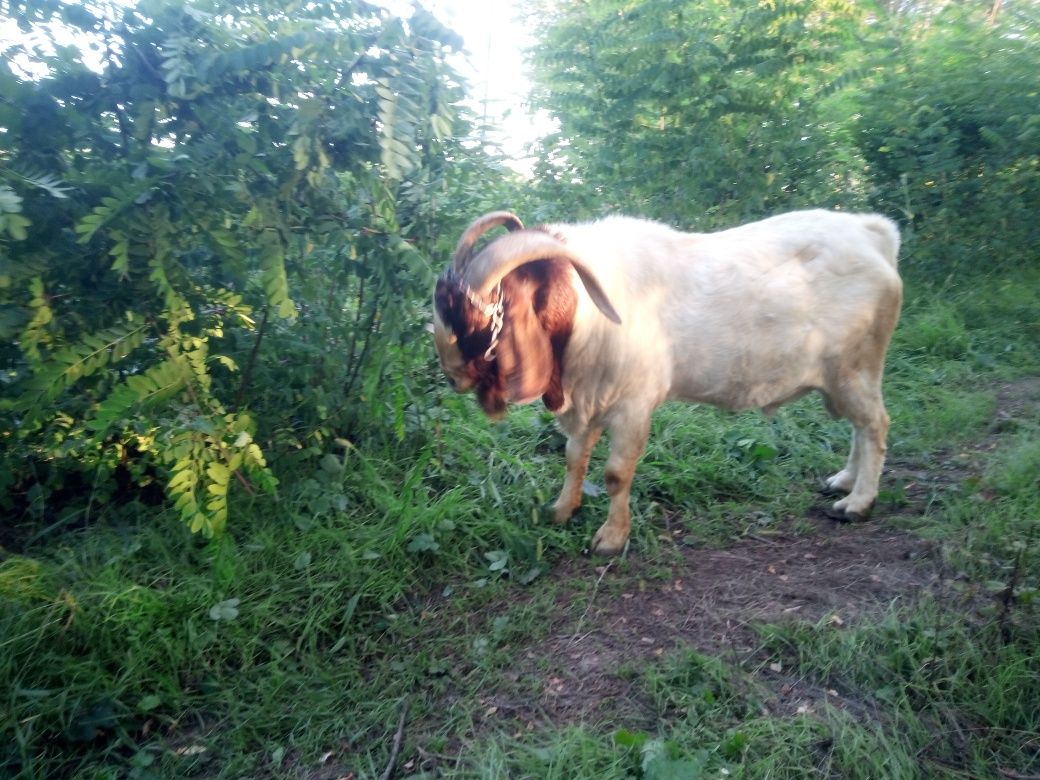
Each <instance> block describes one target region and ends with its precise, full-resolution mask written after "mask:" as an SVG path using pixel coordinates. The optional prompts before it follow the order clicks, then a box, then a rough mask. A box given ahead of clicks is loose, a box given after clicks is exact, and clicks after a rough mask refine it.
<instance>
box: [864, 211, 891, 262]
mask: <svg viewBox="0 0 1040 780" xmlns="http://www.w3.org/2000/svg"><path fill="white" fill-rule="evenodd" d="M865 227H866V228H867V230H869V231H870V234H871V238H872V239H873V240H874V245H875V246H876V247H877V248H878V250H880V252H881V254H882V255H884V257H885V260H887V261H888V264H889V265H890V266H892V268H894V269H895V268H898V267H899V228H898V227H897V226H896V223H895V222H893V221H892V220H890V219H889V218H888V217H883V216H881V215H880V214H868V215H866V222H865Z"/></svg>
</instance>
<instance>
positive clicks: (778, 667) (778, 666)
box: [769, 662, 784, 674]
mask: <svg viewBox="0 0 1040 780" xmlns="http://www.w3.org/2000/svg"><path fill="white" fill-rule="evenodd" d="M769 668H770V669H771V670H772V671H774V672H776V673H777V674H780V672H782V671H783V670H784V665H783V664H782V663H779V662H776V663H771V664H769Z"/></svg>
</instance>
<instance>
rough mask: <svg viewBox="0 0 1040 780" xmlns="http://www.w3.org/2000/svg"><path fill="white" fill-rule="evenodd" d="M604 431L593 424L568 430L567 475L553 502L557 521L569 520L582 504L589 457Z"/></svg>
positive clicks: (554, 516) (554, 515)
mask: <svg viewBox="0 0 1040 780" xmlns="http://www.w3.org/2000/svg"><path fill="white" fill-rule="evenodd" d="M602 432H603V429H602V428H596V427H591V426H582V427H580V428H578V429H577V431H576V432H571V431H567V476H566V478H565V479H564V480H563V489H562V490H561V491H560V497H559V498H557V499H556V503H555V504H553V519H554V520H555V521H556V522H557V523H564V522H566V521H567V520H569V519H570V518H571V516H572V515H573V514H574V513H575V512H577V511H578V507H580V506H581V488H582V484H583V483H584V482H585V473H586V472H587V471H588V469H589V458H591V457H592V450H593V448H594V447H595V446H596V442H597V441H599V437H600V434H601V433H602Z"/></svg>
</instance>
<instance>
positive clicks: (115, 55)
mask: <svg viewBox="0 0 1040 780" xmlns="http://www.w3.org/2000/svg"><path fill="white" fill-rule="evenodd" d="M10 10H11V11H12V13H13V15H15V16H18V17H19V18H20V22H21V24H22V26H23V29H26V30H31V31H34V32H35V33H36V36H37V37H36V39H37V40H38V39H39V38H40V37H43V38H45V39H46V38H48V36H52V35H53V34H54V31H55V30H57V29H65V30H72V31H74V32H75V33H76V36H77V40H78V41H79V42H80V43H78V44H77V45H76V46H61V45H57V44H54V43H53V40H54V39H53V38H51V40H52V46H51V47H50V50H48V48H47V47H44V49H43V50H37V49H35V48H33V46H32V45H30V44H21V45H18V46H14V47H12V48H11V49H9V50H8V51H7V52H5V54H6V55H7V56H5V57H4V59H3V62H2V63H0V125H3V127H4V128H5V135H4V137H5V144H4V150H3V151H2V152H0V171H2V176H3V179H2V183H0V233H2V238H0V331H2V335H3V340H2V343H3V346H2V347H0V361H2V367H3V372H4V373H3V376H4V390H3V399H2V402H0V416H2V419H3V429H4V431H5V433H4V434H3V440H2V444H0V461H2V462H0V501H2V502H3V504H4V506H5V507H6V508H8V509H11V508H13V507H16V506H19V505H22V506H26V505H28V506H29V507H30V508H34V509H35V510H37V511H39V512H41V513H42V511H43V507H44V506H47V505H48V504H47V502H46V501H45V499H46V498H48V497H53V496H54V495H55V491H59V490H61V489H62V487H63V486H64V487H65V488H67V489H68V490H69V492H88V493H89V492H91V486H93V489H94V490H98V491H100V492H101V493H102V494H104V492H105V491H106V490H108V491H110V490H112V489H113V487H114V485H115V484H116V483H115V482H113V481H111V480H109V479H107V476H108V475H111V474H113V473H115V472H117V471H119V472H121V473H123V474H124V476H126V477H128V478H129V479H130V480H131V481H134V482H137V483H144V482H148V481H151V480H159V481H161V482H162V483H164V485H165V489H166V491H167V493H168V495H169V497H170V498H171V499H172V500H173V502H174V505H175V506H176V508H177V510H178V511H179V513H180V515H181V516H182V517H183V519H184V520H185V521H186V522H187V523H188V524H189V525H190V526H191V528H192V529H193V530H197V531H204V532H206V533H207V534H212V533H216V532H219V531H220V530H221V529H222V528H223V526H224V524H225V522H226V520H227V498H228V491H229V488H230V487H231V485H233V484H239V485H240V486H242V487H243V488H244V489H246V490H250V491H253V490H256V489H258V488H259V489H266V490H272V489H273V488H274V485H275V482H276V480H275V479H274V475H273V473H272V471H271V469H270V467H269V465H268V463H267V457H266V455H265V450H270V448H271V446H272V445H276V444H278V443H283V444H284V443H285V441H284V440H285V439H286V438H287V437H288V434H287V433H286V432H287V431H292V432H293V433H292V437H293V438H294V443H295V444H296V445H299V444H300V441H299V440H300V439H306V438H307V436H311V437H312V438H311V442H313V441H314V440H315V437H316V438H317V440H320V439H322V438H328V436H329V435H331V432H332V427H333V423H332V422H329V413H330V403H331V402H329V401H328V398H327V396H329V395H331V396H336V391H337V390H338V391H339V394H340V395H339V396H338V397H336V399H335V403H337V404H339V405H340V406H341V407H344V406H346V407H349V406H352V405H356V404H358V399H357V398H356V397H355V396H356V395H357V394H359V387H360V385H361V383H362V380H364V381H365V382H368V385H369V386H368V391H369V393H370V397H371V394H373V392H374V388H375V385H376V383H377V382H378V379H379V377H381V376H382V373H383V372H382V362H383V361H376V360H374V355H373V352H374V345H375V344H376V342H377V341H378V340H380V339H381V340H382V342H381V343H382V344H383V345H384V346H386V345H391V344H394V343H396V344H398V345H408V344H410V343H414V338H415V336H416V331H421V325H419V324H417V323H418V318H417V316H416V314H415V311H414V310H415V300H416V299H417V298H418V297H419V295H420V290H421V294H422V296H423V297H425V294H426V290H427V289H428V284H427V282H428V280H429V273H428V263H427V262H426V260H425V259H424V256H423V255H422V253H421V251H419V249H418V248H417V246H416V243H417V239H420V238H421V236H413V235H410V234H409V231H410V230H411V228H412V226H411V225H409V224H407V223H406V222H404V221H403V220H411V221H412V223H413V224H418V223H419V222H420V221H421V219H422V218H423V214H424V210H423V207H422V205H421V203H420V202H419V199H418V198H417V197H414V196H415V192H416V190H415V187H414V184H413V186H411V187H406V186H403V183H404V182H406V181H407V182H412V183H415V182H420V181H423V180H425V178H426V177H427V176H428V175H429V172H430V171H431V170H432V168H433V167H435V166H436V164H437V162H438V158H439V156H441V155H443V154H444V150H443V148H442V144H444V143H446V139H447V138H448V136H451V135H452V133H454V132H455V131H456V130H457V129H458V128H457V127H456V124H457V123H458V122H459V121H461V120H460V119H459V116H458V112H457V110H456V108H455V106H454V103H455V101H456V100H457V99H458V97H459V95H460V88H459V87H458V86H457V79H456V78H455V77H454V75H453V74H452V73H451V71H450V69H449V67H448V66H447V64H446V60H445V55H446V53H447V51H448V50H449V48H451V47H455V46H457V45H458V43H459V41H458V39H457V38H456V36H455V35H454V34H453V33H451V32H450V31H449V30H447V29H445V28H444V27H443V26H441V25H440V24H439V23H438V22H437V21H436V19H434V18H433V17H432V16H430V15H429V14H427V13H426V12H425V11H423V10H422V9H419V8H416V9H414V10H413V12H412V14H411V15H410V17H409V18H408V19H407V20H402V19H399V18H395V17H393V16H391V15H390V14H388V13H387V12H385V11H383V10H381V9H379V8H378V7H375V6H370V5H368V4H366V3H363V2H356V3H354V2H306V3H304V2H288V3H266V2H261V3H249V4H242V3H236V2H224V1H223V0H208V1H206V2H196V3H193V4H190V5H182V4H170V3H165V2H158V1H155V2H142V3H140V4H139V5H137V6H136V7H134V8H127V7H125V6H123V5H117V4H108V5H95V6H90V7H81V6H75V5H66V4H58V3H51V2H39V3H36V2H30V3H24V4H18V5H17V6H13V7H12V8H11V9H10ZM91 47H93V48H95V49H96V50H97V51H99V52H100V53H101V59H102V66H103V67H102V69H101V71H100V72H96V71H95V70H92V69H90V68H88V67H87V66H85V65H84V64H83V60H84V56H83V55H84V51H85V50H86V49H88V48H91ZM16 63H28V66H27V67H29V68H30V70H31V71H34V72H35V75H34V73H27V72H25V71H24V70H23V69H22V68H21V67H20V66H19V65H18V64H16ZM419 243H420V244H421V241H419ZM294 287H295V290H294ZM323 301H324V302H326V303H321V302H323ZM318 310H321V312H323V316H325V317H326V318H333V319H334V320H335V323H336V324H338V326H339V332H337V333H335V334H332V333H330V332H329V331H330V329H331V327H332V325H331V324H330V322H331V320H329V319H326V320H325V321H324V322H320V323H318V324H317V325H315V324H314V323H313V322H308V327H306V328H301V329H299V330H294V329H293V328H294V327H295V326H293V325H292V324H293V323H297V322H298V321H299V320H301V319H305V320H309V319H310V318H311V317H312V315H314V314H315V312H316V311H318ZM322 336H325V337H328V338H329V339H330V341H322V340H321V337H322ZM279 339H280V344H279V346H280V347H281V348H289V349H291V350H292V357H291V358H289V359H286V360H284V361H283V360H282V359H281V358H279V359H278V360H277V361H274V362H272V363H271V364H270V365H265V360H264V357H265V350H266V349H267V345H268V344H269V343H270V342H272V341H274V342H278V341H279ZM330 350H332V351H334V354H335V353H338V354H339V355H340V356H341V361H340V362H341V363H342V364H343V365H345V366H346V370H345V372H343V373H341V374H340V375H339V376H338V377H337V378H336V382H337V387H336V388H335V389H333V390H331V391H323V392H324V395H323V394H322V393H312V394H310V395H307V396H306V397H302V396H301V395H300V394H295V395H294V394H293V392H292V391H293V389H294V388H293V386H292V384H291V383H290V385H289V386H288V388H286V386H285V385H284V384H283V385H277V384H275V382H277V380H278V379H284V376H285V374H286V373H288V372H286V371H281V372H280V371H279V370H278V368H277V366H278V364H279V363H280V362H285V363H289V364H298V363H300V362H306V361H309V360H312V359H313V357H314V355H315V353H316V352H321V354H322V355H328V354H329V352H330ZM384 357H385V356H384ZM318 362H321V361H318ZM327 363H328V361H325V363H324V364H325V365H327ZM373 365H377V369H379V370H375V371H374V372H370V371H369V370H370V369H371V368H372V366H373ZM371 376H375V377H376V379H374V380H373V379H371ZM263 382H266V383H267V384H262V383H263ZM326 387H327V386H326ZM286 404H287V405H286ZM275 409H277V412H275V413H273V414H272V410H275ZM254 410H260V411H261V413H262V414H263V417H262V419H261V421H260V423H258V420H257V416H256V415H255V414H254V413H253V411H254ZM301 418H307V419H305V420H303V422H302V423H301ZM322 421H324V423H325V425H324V427H321V425H320V423H321V422H322ZM308 426H309V427H308ZM261 445H263V446H261ZM84 484H85V485H86V486H87V489H86V490H85V491H83V490H82V488H83V486H84ZM99 486H100V487H99ZM59 503H60V502H57V501H51V502H50V504H49V505H50V506H54V505H55V504H59ZM79 508H80V509H82V506H80V507H79Z"/></svg>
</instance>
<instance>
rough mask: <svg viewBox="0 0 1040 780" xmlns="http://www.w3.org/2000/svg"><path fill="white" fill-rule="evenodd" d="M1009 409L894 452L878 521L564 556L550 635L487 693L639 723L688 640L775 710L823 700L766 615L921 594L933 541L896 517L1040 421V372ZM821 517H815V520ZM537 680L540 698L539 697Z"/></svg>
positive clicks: (1008, 391)
mask: <svg viewBox="0 0 1040 780" xmlns="http://www.w3.org/2000/svg"><path fill="white" fill-rule="evenodd" d="M995 391H996V397H997V408H996V411H995V414H994V418H993V422H992V424H991V426H990V429H989V431H988V432H987V433H986V434H985V435H984V436H983V437H982V438H981V439H980V440H978V441H976V442H975V443H973V444H972V445H971V446H969V447H966V448H959V449H958V450H956V451H951V452H949V453H940V454H939V457H937V458H935V459H932V460H930V461H929V463H917V462H913V461H911V460H906V459H904V460H900V459H893V460H892V461H891V462H890V464H889V466H888V468H886V476H885V481H886V483H887V484H888V485H889V486H893V485H894V486H895V489H894V492H895V493H897V494H898V501H897V503H898V507H888V508H884V509H883V511H879V512H878V513H877V516H876V517H875V519H873V520H871V521H869V522H866V523H862V524H857V525H847V524H837V523H834V522H833V521H831V520H828V519H827V518H826V517H825V516H824V515H823V512H822V508H823V506H824V504H825V501H824V500H823V499H821V501H820V503H819V507H818V509H816V510H814V511H813V512H812V514H811V516H810V517H808V518H803V519H802V520H801V521H799V522H798V523H797V527H794V525H795V524H792V527H790V528H786V529H781V530H780V531H779V532H778V533H776V534H775V535H774V536H769V537H766V536H764V535H763V536H757V537H753V538H749V539H745V540H742V541H740V542H737V543H735V544H733V545H731V546H729V547H727V548H725V549H704V548H690V547H686V546H684V545H682V544H681V543H680V542H679V539H680V538H681V536H682V534H683V533H684V532H683V531H682V530H676V531H673V533H674V534H675V536H676V537H677V539H676V546H675V555H676V556H678V557H679V558H680V560H677V561H676V562H675V564H674V565H671V564H669V565H667V566H665V565H662V563H661V561H659V560H658V561H652V560H647V559H645V558H643V557H640V556H632V557H631V558H629V559H627V560H624V561H613V562H610V563H608V564H604V565H600V566H592V565H590V562H589V561H588V560H583V559H565V560H562V561H560V562H559V563H558V564H557V565H556V567H555V568H554V570H553V571H552V573H551V574H550V576H551V577H552V578H553V580H554V581H555V582H556V583H558V585H559V586H560V588H559V591H558V593H557V596H556V600H555V604H554V605H553V606H552V608H551V609H550V610H549V614H551V615H553V616H555V617H554V619H553V623H552V625H551V627H550V630H549V632H548V635H547V636H546V637H545V638H543V639H541V640H539V641H535V642H531V643H530V644H528V645H527V646H521V647H518V648H517V649H516V654H517V660H516V664H515V666H514V668H513V669H512V670H511V671H510V672H509V673H508V674H507V675H506V676H505V680H504V681H503V684H502V685H501V686H497V687H496V689H495V690H489V691H487V692H486V693H485V694H484V695H483V696H482V697H481V699H480V704H481V706H482V707H483V708H484V709H485V711H486V712H487V713H489V717H488V721H489V722H488V725H489V726H493V727H495V728H502V727H507V728H512V726H511V725H507V722H510V723H511V724H513V725H515V726H518V727H519V726H523V727H527V728H533V727H550V726H557V727H558V726H560V725H563V724H567V723H577V722H586V723H590V722H598V721H608V722H612V723H615V724H617V723H619V722H625V723H633V722H639V721H640V720H641V719H646V723H647V726H648V727H652V725H653V717H654V715H653V713H652V712H651V711H649V710H648V709H647V707H646V703H644V702H641V701H640V700H639V698H638V697H639V694H638V693H637V692H636V685H635V683H634V682H633V679H634V675H633V674H632V671H631V670H632V669H639V668H642V667H643V666H644V665H645V664H647V663H653V662H654V661H655V660H656V659H659V658H661V657H662V656H665V655H666V654H670V653H673V652H676V651H680V650H682V649H692V650H695V651H698V652H700V653H703V654H706V655H711V656H716V657H722V658H724V659H728V660H730V661H734V662H738V663H741V664H742V665H744V667H745V668H751V669H756V668H757V669H758V670H759V671H758V673H757V674H756V678H757V679H758V680H759V681H761V682H762V683H763V685H764V686H765V687H766V689H767V690H768V691H770V692H771V693H770V695H769V696H768V697H767V701H766V703H765V705H764V706H765V707H766V709H767V710H768V711H769V712H771V713H778V714H779V713H785V712H788V713H793V712H798V711H805V710H806V709H807V708H808V709H812V708H814V707H815V706H816V704H817V703H818V702H819V700H821V699H823V698H827V697H832V698H829V702H830V703H831V704H832V705H836V706H839V707H843V706H847V707H848V708H850V709H854V708H855V707H856V706H857V705H856V703H855V702H848V703H843V702H842V700H841V698H840V696H838V694H837V692H835V691H827V690H824V689H821V688H819V687H817V686H814V685H813V684H811V683H810V682H807V681H805V680H799V679H797V678H793V677H790V676H788V675H787V672H786V670H784V669H782V668H776V665H773V666H770V665H769V663H768V658H767V657H766V656H765V654H764V653H763V652H762V646H763V641H762V639H761V636H760V635H759V634H758V633H757V632H756V631H755V629H754V626H755V624H785V623H791V622H801V623H809V624H817V623H819V622H820V621H828V622H831V623H833V624H834V625H835V626H836V627H842V626H853V625H856V624H857V623H860V622H865V623H869V622H872V620H873V619H875V618H876V617H877V616H878V615H879V614H880V613H882V612H883V611H884V610H887V609H889V608H890V607H891V606H892V605H893V604H899V603H904V604H906V603H911V602H912V600H913V599H914V598H916V597H917V596H918V595H919V594H920V593H921V592H922V591H924V590H927V589H931V588H935V587H937V585H938V584H939V582H940V576H939V568H940V567H939V562H938V560H937V558H938V556H937V555H936V551H935V548H934V545H933V544H932V543H930V542H928V541H926V540H924V539H922V538H920V537H919V536H916V535H914V534H912V533H909V532H907V531H903V530H900V529H899V528H898V525H899V523H898V520H899V519H900V518H901V519H902V520H907V519H912V518H914V517H919V516H921V515H923V514H924V513H925V512H926V511H927V508H928V507H929V505H930V504H932V503H933V502H934V501H935V500H936V498H937V497H938V496H939V495H941V494H942V493H943V492H944V491H948V490H956V489H958V488H959V486H960V485H961V484H963V482H964V480H966V479H968V478H971V477H977V476H978V475H979V474H980V469H981V467H982V463H983V462H984V460H985V458H986V457H987V456H988V455H989V453H990V451H991V450H993V449H995V448H997V447H998V446H999V445H1000V442H1001V440H1002V439H1003V438H1004V437H1006V436H1007V435H1008V434H1009V433H1012V432H1013V431H1015V430H1017V428H1018V426H1019V424H1020V423H1022V422H1024V421H1027V420H1033V419H1035V417H1036V415H1037V413H1038V410H1040V379H1038V378H1031V379H1025V380H1020V381H1018V382H1009V383H1003V384H1001V385H999V386H997V387H996V388H995ZM807 523H808V524H809V526H810V528H809V529H807V528H806V524H807ZM533 691H538V694H537V695H532V692H533Z"/></svg>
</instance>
